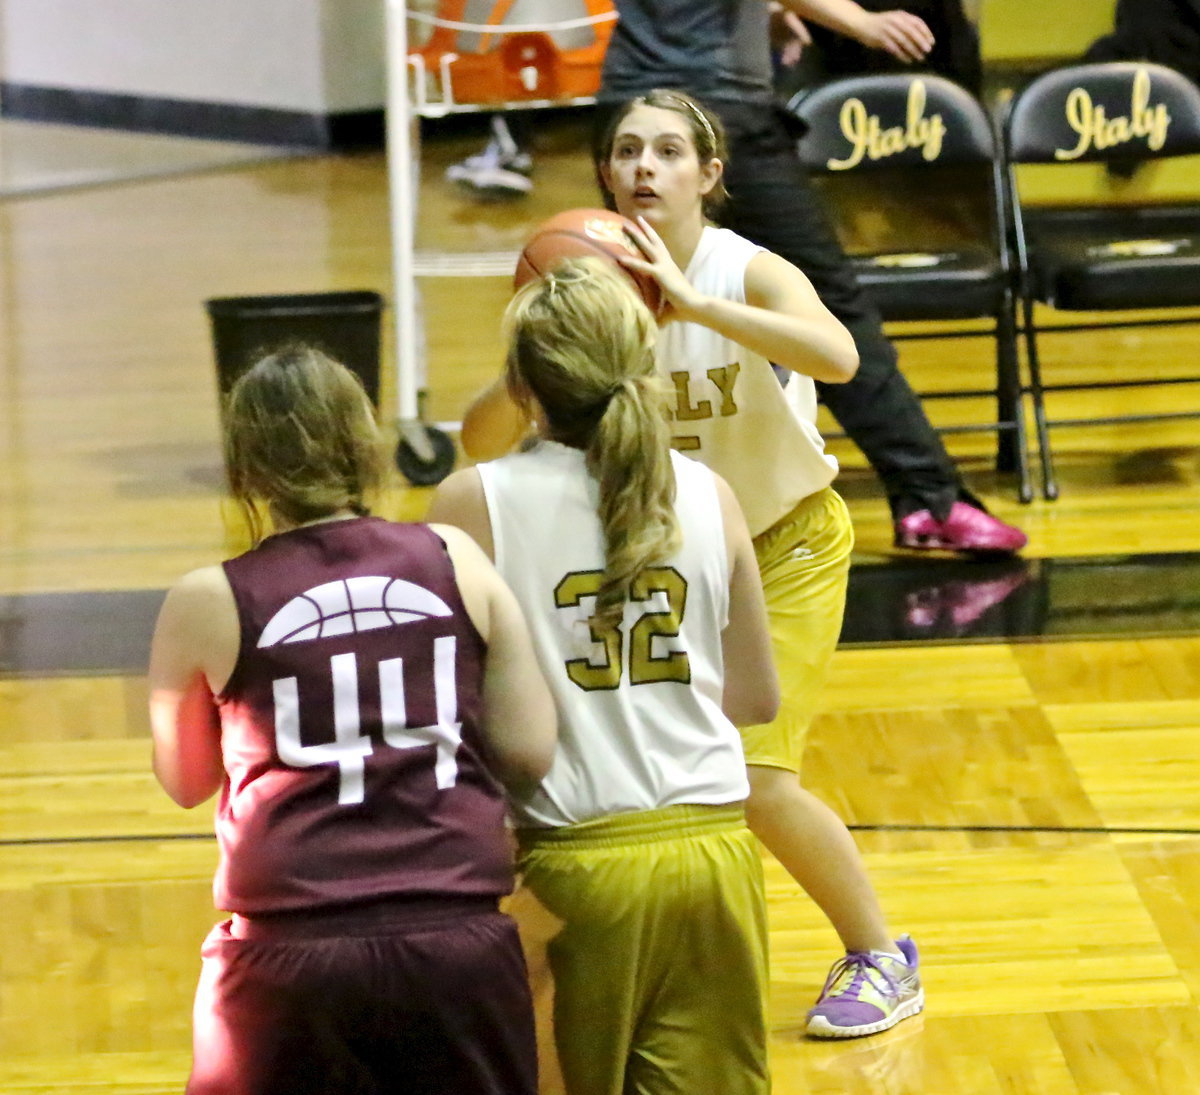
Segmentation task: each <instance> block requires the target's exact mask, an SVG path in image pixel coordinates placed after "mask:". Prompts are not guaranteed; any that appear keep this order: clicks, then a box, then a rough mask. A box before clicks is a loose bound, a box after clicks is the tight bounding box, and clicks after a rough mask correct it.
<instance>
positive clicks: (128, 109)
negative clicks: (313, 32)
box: [0, 82, 384, 151]
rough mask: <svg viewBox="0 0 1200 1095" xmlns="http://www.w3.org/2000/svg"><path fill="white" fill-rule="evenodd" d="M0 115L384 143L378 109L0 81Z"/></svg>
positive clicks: (222, 134)
mask: <svg viewBox="0 0 1200 1095" xmlns="http://www.w3.org/2000/svg"><path fill="white" fill-rule="evenodd" d="M0 115H2V116H3V117H6V118H15V119H20V120H22V121H33V122H57V123H61V124H65V125H85V126H95V127H98V128H102V129H125V130H130V131H132V132H135V133H160V134H166V135H170V136H176V137H200V138H207V139H209V140H220V141H246V142H249V143H252V144H267V145H282V146H295V147H301V148H314V149H322V150H330V151H332V150H337V149H345V148H361V147H364V146H381V145H382V143H383V133H384V123H383V110H382V108H380V109H378V110H361V111H350V112H345V113H340V114H306V113H304V112H302V111H292V110H272V109H269V108H266V107H251V106H240V105H238V104H236V103H206V102H197V101H194V100H189V99H162V98H151V97H147V96H141V95H119V94H113V93H110V92H100V91H84V90H77V89H74V88H60V87H41V86H38V85H33V84H14V83H8V82H0Z"/></svg>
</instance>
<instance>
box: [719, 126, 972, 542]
mask: <svg viewBox="0 0 1200 1095" xmlns="http://www.w3.org/2000/svg"><path fill="white" fill-rule="evenodd" d="M709 105H710V106H711V107H712V108H713V109H714V110H715V111H716V112H717V114H719V115H720V118H721V120H722V122H724V124H725V129H726V133H727V135H728V138H729V163H728V164H727V165H726V169H725V183H726V186H727V188H728V190H729V193H730V200H729V202H728V203H727V204H726V206H725V208H724V209H723V210H722V211H721V213H720V220H721V223H722V224H723V225H724V226H725V227H727V228H731V229H733V231H735V232H737V233H738V234H739V235H741V236H745V237H746V238H747V239H748V240H752V241H753V242H754V243H757V244H759V245H760V246H762V247H765V248H767V249H768V250H770V251H774V252H775V253H776V254H777V255H780V256H782V257H783V258H785V259H787V260H788V261H789V262H790V263H792V264H793V265H794V266H797V267H799V268H800V269H801V270H803V271H804V273H805V274H806V275H807V276H808V278H809V280H810V281H811V282H812V283H813V287H814V288H815V289H816V291H817V294H818V295H819V296H820V298H821V300H822V301H823V302H824V303H825V305H826V307H827V308H829V310H830V311H831V312H833V314H834V315H835V316H837V318H838V319H840V320H841V321H842V323H844V324H845V325H846V327H847V328H848V329H849V331H850V333H851V334H852V335H853V336H854V342H855V345H856V346H857V347H858V354H859V367H858V372H857V374H855V376H854V378H853V379H852V380H851V381H850V382H849V383H848V384H822V383H820V382H818V383H817V389H818V391H819V392H820V396H821V401H822V402H823V403H824V404H825V405H826V406H827V407H828V408H829V410H830V411H831V412H832V414H833V416H834V418H836V419H837V420H838V422H839V423H840V424H841V427H842V429H844V430H845V431H846V433H847V434H848V435H849V436H850V438H851V439H852V440H853V441H854V443H855V444H856V445H858V447H859V448H860V449H862V451H863V453H864V454H865V455H866V457H867V459H868V460H869V461H870V462H871V466H872V467H873V468H874V469H875V472H876V473H877V474H878V475H879V477H880V479H881V480H882V481H883V485H884V489H885V490H886V491H887V496H888V502H889V504H890V505H891V508H892V512H893V514H894V515H895V516H897V517H902V516H904V515H906V514H908V513H912V512H913V511H914V510H919V509H930V510H932V511H933V513H934V515H935V516H936V517H938V518H939V519H941V518H944V517H945V516H946V514H947V513H948V512H949V510H950V507H951V506H952V505H953V504H954V502H955V501H956V500H957V499H959V498H962V499H965V500H967V501H970V502H971V503H972V504H976V505H977V504H978V500H977V499H975V498H974V497H973V496H972V495H971V494H969V492H967V491H966V490H965V489H964V487H963V485H962V480H961V478H960V476H959V474H958V470H957V469H956V468H955V466H954V462H953V461H952V460H951V459H950V456H949V454H948V453H947V452H946V448H945V446H944V445H943V444H942V440H941V438H940V437H939V436H938V434H937V433H936V431H935V430H934V429H933V426H932V425H931V424H930V422H929V419H928V418H927V417H926V416H925V411H924V409H923V408H922V406H921V403H920V400H919V399H918V398H917V396H916V393H915V392H914V391H913V390H912V388H911V387H910V386H909V383H908V381H907V380H906V379H905V378H904V375H903V374H902V373H901V372H900V370H899V368H898V367H897V364H896V349H895V347H894V346H893V345H892V343H891V342H890V341H889V340H888V337H887V335H885V334H884V332H883V325H882V321H881V319H880V316H879V312H878V310H877V309H876V308H875V306H874V305H873V304H872V303H871V302H870V301H869V300H868V299H867V298H866V296H865V295H864V294H863V292H862V290H861V289H860V288H859V285H858V280H857V278H856V277H855V274H854V270H853V267H852V266H851V265H850V262H849V260H848V258H847V257H846V254H845V252H844V251H843V250H842V247H841V244H839V243H838V240H837V237H836V235H835V234H834V230H833V227H832V225H831V224H830V222H829V219H828V217H827V216H826V214H825V210H824V208H823V206H822V204H821V201H822V199H821V197H820V195H818V194H817V193H816V191H815V190H814V188H813V186H812V184H811V183H810V182H809V180H808V176H807V175H806V173H805V171H804V169H803V167H802V166H801V165H800V161H799V160H798V159H797V157H796V153H795V150H794V138H793V137H792V136H791V135H790V134H789V133H788V131H787V129H786V127H785V125H784V122H783V119H782V118H781V116H780V115H779V114H778V113H777V112H776V110H775V109H774V108H772V107H766V106H763V105H761V104H749V103H732V102H711V103H710V104H709Z"/></svg>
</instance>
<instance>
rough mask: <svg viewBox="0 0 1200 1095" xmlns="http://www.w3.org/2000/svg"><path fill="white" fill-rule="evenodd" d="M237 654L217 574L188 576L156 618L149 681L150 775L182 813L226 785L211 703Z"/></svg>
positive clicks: (229, 606)
mask: <svg viewBox="0 0 1200 1095" xmlns="http://www.w3.org/2000/svg"><path fill="white" fill-rule="evenodd" d="M237 649H238V622H237V608H236V606H235V604H234V600H233V592H232V590H230V588H229V582H228V580H227V579H226V578H225V573H224V571H223V570H222V568H221V567H205V568H203V569H201V570H196V571H193V572H192V573H191V574H188V575H186V576H185V577H184V578H183V579H181V580H180V581H179V583H178V584H177V585H175V586H174V587H173V588H172V589H171V591H170V592H169V593H168V594H167V597H166V600H165V601H164V602H163V606H162V609H161V610H160V612H159V615H158V622H157V623H156V624H155V628H154V637H153V639H152V641H151V645H150V668H149V671H148V676H149V686H150V729H151V733H152V735H153V739H154V744H153V767H154V774H155V776H156V777H157V778H158V782H159V783H160V784H162V787H163V790H165V791H166V792H167V794H168V795H170V796H171V798H173V799H174V800H175V801H176V802H177V803H178V804H179V805H180V806H183V807H185V808H187V809H190V808H191V807H193V806H198V805H199V804H200V803H202V802H204V801H206V800H207V799H209V798H211V797H212V795H213V794H215V793H216V791H217V789H218V788H219V787H220V786H221V781H222V780H223V779H224V777H225V771H224V767H223V766H222V763H221V722H220V717H219V715H218V712H217V707H216V702H215V700H214V698H213V697H214V694H215V693H216V692H217V691H219V690H220V689H221V688H223V687H224V686H225V683H226V682H227V681H228V679H229V675H230V673H232V672H233V665H234V662H235V661H236V658H237Z"/></svg>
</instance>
